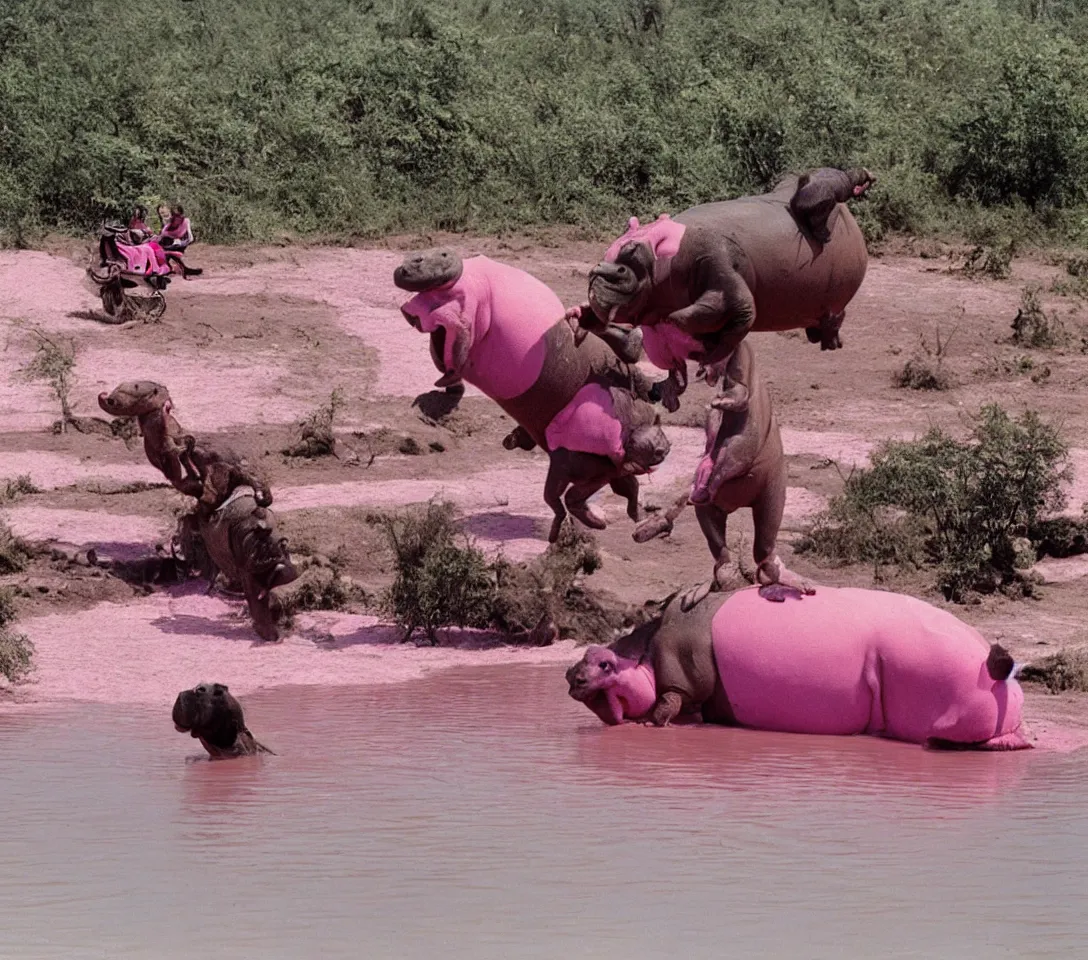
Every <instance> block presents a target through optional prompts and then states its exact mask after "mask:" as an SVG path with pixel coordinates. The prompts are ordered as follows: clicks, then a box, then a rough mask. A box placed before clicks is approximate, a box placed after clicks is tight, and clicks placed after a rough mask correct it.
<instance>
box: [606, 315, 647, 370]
mask: <svg viewBox="0 0 1088 960" xmlns="http://www.w3.org/2000/svg"><path fill="white" fill-rule="evenodd" d="M597 336H598V337H600V338H601V339H602V340H603V341H604V342H605V343H606V344H608V347H609V349H610V350H611V351H612V352H613V353H614V354H615V355H616V356H617V357H618V358H619V359H620V360H622V361H623V362H624V363H638V361H639V359H640V358H641V357H642V331H641V330H640V329H639V328H638V327H635V329H634V330H625V329H624V328H623V327H620V326H617V325H616V324H614V323H610V324H608V325H607V326H606V327H605V328H604V329H603V330H600V331H598V332H597Z"/></svg>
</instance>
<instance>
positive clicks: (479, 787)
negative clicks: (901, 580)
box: [0, 667, 1088, 960]
mask: <svg viewBox="0 0 1088 960" xmlns="http://www.w3.org/2000/svg"><path fill="white" fill-rule="evenodd" d="M218 679H226V680H229V678H218ZM118 693H119V698H121V699H123V691H118ZM246 706H247V712H248V719H249V722H250V726H251V727H252V729H253V730H254V731H255V732H256V733H257V735H258V736H259V737H260V738H261V739H263V740H265V741H266V742H267V743H268V744H269V745H270V746H272V747H273V749H275V750H276V751H278V756H275V757H270V758H267V759H263V760H238V761H230V762H224V763H209V762H206V761H195V762H193V761H190V762H187V760H186V758H187V757H193V756H196V755H197V754H198V752H199V751H198V749H196V747H197V745H196V741H193V740H191V739H189V738H187V737H183V736H182V735H180V734H177V733H176V732H174V730H173V728H172V725H171V723H170V718H169V704H163V708H162V709H161V710H158V711H156V712H149V711H148V710H147V708H146V707H139V708H135V707H134V708H128V707H124V706H103V705H95V706H87V707H74V706H71V707H65V708H63V709H58V710H42V711H38V712H35V713H31V714H22V715H13V714H5V715H0V769H2V770H3V771H4V779H3V785H2V787H0V791H2V793H0V797H2V802H0V811H2V813H0V956H2V957H4V958H5V960H9V958H10V960H14V958H31V957H33V958H57V960H60V958H63V960H82V958H95V960H98V958H109V960H120V958H136V957H139V958H155V960H164V958H174V957H178V958H181V957H184V958H186V960H193V958H201V957H205V956H206V957H208V958H210V960H231V958H246V960H249V958H254V957H260V958H262V960H277V958H300V957H322V958H358V957H375V958H386V957H388V958H402V957H403V958H417V957H418V958H428V960H430V958H435V957H441V958H443V960H452V958H462V957H463V958H503V960H509V958H513V957H518V958H553V957H555V958H560V957H561V958H568V957H592V958H612V957H616V958H621V957H622V958H625V960H631V958H641V957H646V958H651V957H654V958H657V957H665V956H677V955H684V956H688V957H700V958H701V957H707V958H710V957H715V958H718V957H727V956H728V957H745V958H756V957H807V958H817V957H829V958H830V957H835V958H841V957H866V958H869V957H926V958H932V957H968V956H1017V957H1072V956H1083V955H1084V953H1083V951H1084V949H1085V944H1086V943H1088V910H1086V909H1085V907H1086V899H1088V751H1081V752H1080V753H1073V754H1068V755H1057V754H1047V753H1044V752H1042V751H1036V752H1033V753H1020V754H1015V755H982V754H939V753H931V752H926V751H923V750H921V749H920V748H917V747H912V746H905V745H898V744H891V743H882V742H878V741H875V740H871V739H868V738H855V739H831V738H826V739H825V738H806V737H786V736H779V735H768V734H760V733H752V732H746V731H732V730H725V729H712V728H694V727H689V728H686V729H675V730H664V731H657V730H649V729H645V728H641V727H634V728H631V727H628V728H622V729H612V730H610V729H606V728H604V727H602V726H601V725H600V724H599V723H598V722H597V721H596V720H595V719H594V718H593V717H592V716H591V715H590V714H589V713H588V711H585V710H584V709H583V708H581V707H579V706H577V705H576V704H574V703H573V702H571V701H569V700H568V699H567V698H566V697H565V695H564V685H563V682H562V671H561V670H560V669H556V668H554V667H551V668H541V667H492V668H479V669H472V670H461V671H451V672H447V673H443V674H440V675H436V676H434V677H431V678H428V679H426V680H422V681H414V682H411V683H405V684H399V685H389V686H385V687H364V688H338V689H319V688H313V687H305V688H294V689H286V690H284V689H281V690H278V691H274V692H269V693H265V694H255V695H252V696H250V697H248V698H247V700H246Z"/></svg>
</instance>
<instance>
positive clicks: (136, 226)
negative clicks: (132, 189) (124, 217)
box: [128, 203, 151, 237]
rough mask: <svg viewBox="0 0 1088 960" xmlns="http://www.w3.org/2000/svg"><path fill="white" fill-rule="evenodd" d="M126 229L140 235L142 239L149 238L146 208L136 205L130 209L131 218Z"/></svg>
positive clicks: (149, 231)
mask: <svg viewBox="0 0 1088 960" xmlns="http://www.w3.org/2000/svg"><path fill="white" fill-rule="evenodd" d="M128 229H129V231H130V232H132V233H137V232H138V233H140V234H141V235H142V236H144V237H149V236H151V230H150V229H148V226H147V207H145V206H143V205H142V204H139V203H138V204H136V206H135V207H133V209H132V216H131V217H130V218H129V221H128Z"/></svg>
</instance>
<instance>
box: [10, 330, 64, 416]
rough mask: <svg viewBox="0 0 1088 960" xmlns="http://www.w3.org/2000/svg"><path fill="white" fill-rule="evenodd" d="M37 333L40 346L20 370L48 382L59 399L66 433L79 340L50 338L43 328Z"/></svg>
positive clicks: (36, 380)
mask: <svg viewBox="0 0 1088 960" xmlns="http://www.w3.org/2000/svg"><path fill="white" fill-rule="evenodd" d="M34 335H35V336H36V337H37V338H38V349H37V350H36V351H35V353H34V357H33V359H32V360H31V361H30V362H29V363H28V364H27V365H26V366H25V367H23V368H22V371H21V372H22V375H23V378H24V379H25V380H28V381H30V382H31V383H47V384H49V387H50V389H51V390H52V391H53V396H54V397H56V399H57V400H58V401H59V402H60V412H61V421H60V423H61V427H60V430H61V433H63V432H65V429H66V425H67V423H68V421H69V420H71V419H72V408H71V406H70V405H69V403H68V397H69V396H70V394H71V392H72V385H73V381H74V379H75V376H74V374H75V366H76V344H75V341H74V340H72V339H63V340H60V339H58V340H51V339H50V338H49V337H47V336H46V335H45V334H44V333H42V332H41V331H40V330H35V331H34Z"/></svg>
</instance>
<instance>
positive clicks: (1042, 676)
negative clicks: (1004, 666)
mask: <svg viewBox="0 0 1088 960" xmlns="http://www.w3.org/2000/svg"><path fill="white" fill-rule="evenodd" d="M1020 679H1021V680H1025V681H1027V682H1029V683H1041V684H1044V685H1045V686H1046V688H1047V690H1049V691H1050V692H1051V693H1063V692H1065V691H1066V690H1076V691H1079V692H1081V693H1084V692H1088V650H1085V649H1083V648H1082V649H1079V650H1063V651H1062V652H1061V653H1056V654H1054V655H1053V656H1049V657H1043V658H1041V659H1039V660H1036V661H1034V662H1033V663H1029V664H1025V666H1024V668H1023V669H1022V670H1021V671H1020Z"/></svg>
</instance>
